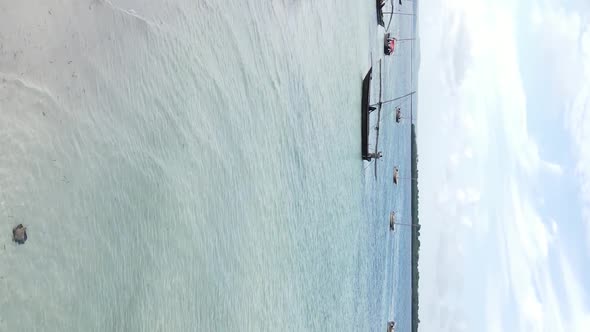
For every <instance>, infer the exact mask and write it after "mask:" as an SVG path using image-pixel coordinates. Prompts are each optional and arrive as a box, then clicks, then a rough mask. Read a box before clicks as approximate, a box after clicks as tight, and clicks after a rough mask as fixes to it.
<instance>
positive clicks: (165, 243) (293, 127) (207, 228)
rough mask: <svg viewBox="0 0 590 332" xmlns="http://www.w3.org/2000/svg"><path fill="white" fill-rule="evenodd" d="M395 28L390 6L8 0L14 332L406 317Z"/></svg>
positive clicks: (6, 269)
mask: <svg viewBox="0 0 590 332" xmlns="http://www.w3.org/2000/svg"><path fill="white" fill-rule="evenodd" d="M395 29H398V30H404V27H403V25H401V24H400V25H396V26H395ZM378 36H379V31H378V30H377V29H376V28H375V18H374V6H373V3H371V2H367V3H366V4H365V3H360V2H358V1H322V2H318V1H295V0H285V1H272V2H263V1H241V2H223V1H217V0H215V1H213V0H209V1H205V0H199V1H194V0H193V1H183V0H175V1H171V0H169V1H160V2H150V3H144V1H138V0H119V1H115V0H111V1H108V0H91V1H57V0H48V1H39V0H37V1H33V0H23V1H17V2H15V1H7V0H0V149H1V153H0V189H1V195H2V196H1V197H0V230H1V232H2V234H0V331H16V330H18V331H228V330H238V329H239V330H245V331H269V330H279V329H280V330H294V331H373V330H382V329H384V328H385V324H386V322H387V320H391V319H394V318H395V319H396V320H397V321H398V325H399V326H400V331H404V330H406V329H407V328H408V327H409V324H410V316H409V315H410V299H411V289H410V285H411V284H410V282H409V281H410V274H409V273H410V265H409V258H410V256H409V254H410V253H409V248H410V246H409V244H410V242H409V236H408V235H409V231H404V230H403V229H400V230H398V231H397V232H395V233H390V232H389V231H388V215H389V211H390V210H392V209H395V210H396V211H398V216H399V218H400V219H402V220H403V219H408V218H409V215H410V207H409V188H410V186H409V184H410V183H409V181H402V183H401V184H400V185H399V186H398V187H393V186H392V185H391V172H392V169H393V165H394V164H398V165H400V166H401V167H402V171H401V173H402V177H403V176H404V174H409V172H408V173H406V171H405V170H409V165H410V164H409V162H410V161H409V148H410V146H409V142H410V141H409V132H410V127H409V125H408V124H407V123H406V124H403V125H397V126H396V125H393V123H392V124H391V125H388V124H386V123H385V122H386V121H390V120H392V115H391V109H390V110H389V112H390V113H389V115H388V116H387V114H388V113H387V109H384V112H383V124H382V126H381V128H382V129H383V131H382V133H381V136H380V142H382V143H380V146H382V150H383V151H384V159H385V160H384V161H383V162H381V163H380V165H379V168H378V171H379V177H378V180H377V181H375V179H374V174H373V168H372V165H369V164H368V163H366V162H362V161H361V159H360V113H359V112H360V100H361V96H360V86H361V80H362V77H363V76H364V74H365V72H366V70H367V69H368V67H369V65H370V63H371V61H373V62H375V61H376V57H375V54H376V52H375V50H378V49H379V40H380V39H379V37H378ZM403 59H404V51H403V50H400V54H399V56H397V57H396V58H395V60H396V61H392V60H391V59H389V60H386V61H389V63H384V67H383V68H384V77H385V80H386V81H387V82H396V83H395V84H393V83H391V84H392V85H391V87H392V88H391V89H388V90H387V92H386V96H388V95H396V94H397V93H399V92H402V91H405V90H406V89H407V88H408V87H409V86H411V84H412V83H411V82H410V83H408V77H407V76H408V75H400V73H404V74H405V72H404V69H403V68H405V67H406V66H407V60H403ZM397 60H400V61H397ZM399 76H404V78H399ZM374 77H375V76H374ZM374 86H378V85H374ZM374 95H375V90H374V91H373V96H374ZM390 122H391V121H390ZM18 223H23V224H25V225H26V226H27V227H28V234H29V239H28V241H27V243H26V244H25V245H20V246H19V245H16V244H14V243H12V241H11V235H12V234H11V229H12V227H13V226H14V225H16V224H18Z"/></svg>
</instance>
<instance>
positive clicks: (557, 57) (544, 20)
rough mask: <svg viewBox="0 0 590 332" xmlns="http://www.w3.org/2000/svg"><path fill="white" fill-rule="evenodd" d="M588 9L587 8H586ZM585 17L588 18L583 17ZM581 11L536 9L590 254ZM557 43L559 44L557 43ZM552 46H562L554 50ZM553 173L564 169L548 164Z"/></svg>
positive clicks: (585, 46)
mask: <svg viewBox="0 0 590 332" xmlns="http://www.w3.org/2000/svg"><path fill="white" fill-rule="evenodd" d="M586 8H587V7H586ZM584 14H585V16H584ZM589 15H590V10H587V11H586V12H585V13H584V12H581V11H580V10H566V9H564V8H555V6H554V4H539V5H537V8H536V9H535V10H534V15H533V16H534V22H535V27H536V30H537V32H538V33H539V35H540V36H542V38H543V39H544V40H546V42H547V43H546V44H547V47H546V48H545V49H546V50H547V52H550V54H551V59H552V61H553V62H551V65H550V67H549V68H548V70H550V71H551V73H552V75H551V77H555V81H556V82H557V86H558V88H559V89H560V92H561V93H562V95H563V96H564V100H565V105H564V107H565V127H566V128H567V129H568V131H569V132H570V135H571V139H572V142H573V151H574V155H575V157H576V167H575V174H574V176H576V177H577V178H578V179H579V181H578V182H579V193H580V200H581V201H582V202H584V207H583V216H584V219H585V223H586V229H587V239H588V241H587V242H588V244H589V246H588V252H590V144H589V142H590V23H589V21H588V16H589ZM555 43H557V44H555ZM551 45H559V47H553V46H551ZM546 168H547V169H548V170H550V171H553V172H554V173H558V174H562V173H563V171H562V170H561V168H558V167H555V166H554V165H550V164H549V165H546Z"/></svg>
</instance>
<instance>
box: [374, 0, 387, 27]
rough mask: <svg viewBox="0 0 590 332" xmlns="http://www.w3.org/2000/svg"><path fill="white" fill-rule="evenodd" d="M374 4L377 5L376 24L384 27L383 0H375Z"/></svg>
mask: <svg viewBox="0 0 590 332" xmlns="http://www.w3.org/2000/svg"><path fill="white" fill-rule="evenodd" d="M375 6H376V7H377V24H379V25H380V26H382V27H384V28H385V21H383V6H385V0H375Z"/></svg>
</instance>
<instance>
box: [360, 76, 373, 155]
mask: <svg viewBox="0 0 590 332" xmlns="http://www.w3.org/2000/svg"><path fill="white" fill-rule="evenodd" d="M372 73H373V67H371V68H370V69H369V71H368V72H367V75H365V78H364V79H363V89H362V99H361V153H362V156H363V159H364V160H370V154H369V132H370V130H369V113H370V112H371V107H370V105H369V92H370V90H371V75H372Z"/></svg>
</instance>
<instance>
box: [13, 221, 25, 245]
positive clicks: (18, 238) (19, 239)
mask: <svg viewBox="0 0 590 332" xmlns="http://www.w3.org/2000/svg"><path fill="white" fill-rule="evenodd" d="M12 241H14V242H16V243H18V244H25V242H26V241H27V228H26V227H25V226H23V224H18V225H17V226H16V227H15V228H13V229H12Z"/></svg>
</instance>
